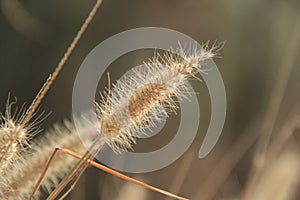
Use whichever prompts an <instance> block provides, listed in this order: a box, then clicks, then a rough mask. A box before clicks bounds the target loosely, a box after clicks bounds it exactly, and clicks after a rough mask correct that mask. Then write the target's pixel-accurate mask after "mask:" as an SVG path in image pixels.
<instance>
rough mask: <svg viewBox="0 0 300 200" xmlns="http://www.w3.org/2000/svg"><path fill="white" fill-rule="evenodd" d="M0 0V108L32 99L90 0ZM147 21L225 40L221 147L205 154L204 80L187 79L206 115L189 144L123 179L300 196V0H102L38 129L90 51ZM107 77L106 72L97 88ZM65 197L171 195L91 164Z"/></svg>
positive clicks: (200, 193)
mask: <svg viewBox="0 0 300 200" xmlns="http://www.w3.org/2000/svg"><path fill="white" fill-rule="evenodd" d="M0 2H1V4H0V6H1V9H0V12H1V13H0V36H1V37H0V66H1V73H0V105H1V112H4V111H5V104H6V100H7V98H8V95H9V94H10V96H11V97H17V99H18V103H19V104H20V105H22V104H23V103H26V105H28V104H29V103H30V102H31V101H32V99H33V98H34V96H35V94H37V92H38V90H39V88H41V86H42V84H43V82H44V81H45V80H46V79H47V77H48V75H49V74H50V73H51V72H52V71H53V69H54V67H55V66H56V64H57V63H58V61H59V59H60V58H61V57H62V55H63V53H64V51H65V50H66V48H67V46H68V45H69V43H70V42H71V41H72V38H73V37H74V35H75V34H76V32H77V30H78V29H79V27H80V25H81V24H82V22H83V20H84V19H85V17H86V16H87V14H88V12H89V10H90V9H91V7H92V5H93V4H94V1H91V0H87V1H79V0H52V1H36V0H27V1H18V0H1V1H0ZM146 26H154V27H164V28H169V29H174V30H176V31H179V32H182V33H184V34H186V35H188V36H190V37H192V38H194V39H195V40H197V41H199V42H205V41H207V40H212V41H214V40H218V41H225V40H226V41H227V42H226V45H225V47H224V48H223V49H222V50H221V51H220V53H221V57H222V58H216V59H215V62H216V64H217V66H218V68H219V70H220V72H221V74H222V77H223V80H224V84H225V87H226V93H227V100H228V105H227V109H228V110H227V118H226V122H225V127H224V130H223V133H222V135H221V138H220V140H219V141H218V143H217V145H216V146H215V148H214V149H213V151H212V152H211V153H210V154H209V155H208V156H207V157H205V158H204V159H201V160H200V159H199V158H198V156H197V155H198V151H199V148H200V146H201V143H202V140H203V137H204V134H205V131H206V130H207V128H208V123H209V119H210V100H209V95H208V91H207V88H206V86H205V83H204V82H202V83H199V82H195V81H194V82H193V83H192V84H193V87H194V90H195V91H197V92H199V95H198V99H199V102H200V103H199V104H200V107H201V119H202V120H203V121H201V122H200V128H199V131H198V135H197V138H196V139H195V141H194V143H193V145H192V146H191V147H190V148H189V149H188V151H187V152H186V153H185V154H184V155H183V156H182V157H181V158H180V159H179V160H177V161H176V162H174V163H173V164H172V165H170V166H168V167H165V168H163V169H161V170H158V171H155V172H151V173H145V174H127V175H129V176H131V177H134V178H137V179H139V180H142V181H144V182H147V183H150V184H152V185H155V186H159V187H160V188H164V189H166V190H169V191H171V192H174V193H176V194H180V195H182V196H185V197H189V198H191V199H195V200H198V199H299V198H300V190H299V188H300V185H299V180H300V157H299V156H300V149H299V139H300V137H299V131H297V129H299V127H300V118H299V117H298V115H299V114H300V106H299V105H300V104H299V100H300V94H299V91H300V84H299V81H300V79H299V76H300V68H299V64H300V63H299V62H300V56H299V55H300V52H299V44H300V3H299V1H296V0H286V1H282V0H272V1H271V0H253V1H245V0H244V1H241V0H228V1H209V0H201V1H196V0H185V1H174V0H164V1H160V0H151V1H150V0H144V1H138V0H131V1H129V0H123V1H117V0H104V2H103V4H102V6H101V7H100V9H99V11H98V13H97V14H96V16H95V19H94V20H93V21H92V23H91V25H90V27H89V28H88V30H87V32H86V33H85V34H84V36H83V38H82V39H81V41H80V42H79V45H78V47H77V48H76V49H75V51H74V53H73V54H72V56H71V57H70V60H69V61H68V62H67V63H66V65H65V67H64V69H63V70H62V72H61V74H60V76H59V78H58V79H57V81H56V82H55V83H54V85H53V87H52V89H51V90H50V91H49V93H48V94H47V96H46V98H45V100H44V101H43V103H42V106H41V110H43V111H45V112H46V113H49V112H51V115H50V116H49V117H47V119H46V120H45V121H44V122H43V123H42V129H43V130H47V129H48V128H50V127H51V126H52V125H53V124H54V123H60V122H62V121H63V119H65V118H70V117H71V101H72V87H73V83H74V80H75V77H76V73H77V70H78V69H79V67H80V65H81V63H82V62H83V60H84V59H85V57H86V56H87V55H88V53H89V52H90V51H91V50H92V49H93V48H94V47H95V46H97V45H98V44H99V43H101V42H102V41H104V40H105V39H107V38H108V37H110V36H113V35H114V34H117V33H119V32H121V31H125V30H128V29H132V28H137V27H146ZM152 55H153V51H149V50H145V51H136V52H132V53H129V54H128V55H124V56H122V57H121V58H120V59H118V60H116V61H115V62H114V63H113V64H112V65H111V66H110V67H109V69H108V71H110V72H111V78H112V81H114V80H116V79H118V78H119V77H120V76H122V71H120V70H118V69H120V68H123V67H126V68H130V67H131V66H135V65H138V64H142V62H143V61H145V60H147V59H148V58H149V57H151V56H152ZM106 83H107V82H106V80H105V77H104V78H103V80H102V82H101V83H99V90H101V88H104V87H105V86H106V85H105V84H106ZM178 120H180V119H178V117H176V115H175V116H172V117H171V118H170V121H169V122H168V123H167V125H166V127H165V128H164V129H163V130H162V132H161V133H160V134H159V135H157V136H155V137H153V138H149V139H144V140H142V139H141V140H139V141H138V146H137V147H135V148H136V149H138V151H145V152H147V151H149V150H153V149H155V148H158V147H157V146H163V145H164V144H167V143H168V141H170V140H171V139H172V136H173V135H172V133H174V131H175V130H176V129H177V128H178V127H177V124H178V122H177V121H178ZM191 120H192V119H191ZM164 133H165V134H164ZM41 134H42V133H41ZM158 143H159V144H158ZM68 199H70V200H71V199H72V200H75V199H88V200H100V199H101V200H103V199H104V200H110V199H120V200H123V199H143V200H144V199H146V200H150V199H151V200H152V199H166V198H165V197H164V196H162V195H160V194H157V193H155V192H152V191H149V190H146V189H144V188H141V187H138V186H135V185H133V184H131V183H126V182H125V181H123V180H120V179H119V178H116V177H113V176H112V175H108V174H106V173H104V172H101V171H100V170H96V169H93V168H89V169H88V170H87V172H86V173H85V174H84V176H83V177H82V178H81V180H80V183H79V185H78V186H77V187H76V189H75V190H74V191H73V192H72V193H71V194H70V195H69V197H68Z"/></svg>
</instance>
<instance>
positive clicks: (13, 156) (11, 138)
mask: <svg viewBox="0 0 300 200" xmlns="http://www.w3.org/2000/svg"><path fill="white" fill-rule="evenodd" d="M14 104H15V102H12V103H9V99H8V101H7V106H6V111H5V114H4V115H3V114H1V113H0V117H1V119H0V174H1V176H2V180H5V174H6V171H7V170H8V169H9V168H12V167H17V166H18V165H17V163H18V161H19V160H20V159H22V156H21V155H22V154H23V153H24V152H25V151H26V149H27V148H30V145H29V140H30V139H31V137H32V136H33V135H34V134H35V133H36V132H38V127H37V124H38V123H39V121H38V120H39V119H40V117H37V119H36V120H35V121H34V122H33V123H30V124H27V125H26V126H22V125H20V123H19V122H20V119H21V116H22V115H23V113H24V107H21V109H20V110H19V111H18V109H16V111H15V112H14V114H12V106H13V105H14ZM1 182H2V181H1ZM2 184H3V183H2Z"/></svg>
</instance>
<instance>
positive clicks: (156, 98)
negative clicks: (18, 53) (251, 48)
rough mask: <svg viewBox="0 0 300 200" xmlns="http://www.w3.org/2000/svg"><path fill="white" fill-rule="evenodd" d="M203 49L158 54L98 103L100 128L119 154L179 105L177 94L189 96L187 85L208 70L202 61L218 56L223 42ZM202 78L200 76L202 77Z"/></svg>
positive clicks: (104, 94)
mask: <svg viewBox="0 0 300 200" xmlns="http://www.w3.org/2000/svg"><path fill="white" fill-rule="evenodd" d="M204 47H205V48H202V49H196V48H193V49H189V50H185V49H184V48H182V47H181V48H179V49H178V50H175V51H170V52H168V53H166V54H165V55H160V54H156V55H155V57H154V58H152V59H150V60H149V61H148V62H146V63H145V65H144V66H143V67H139V68H137V69H133V70H132V73H131V74H130V75H125V76H124V78H123V79H121V80H119V81H117V83H116V84H113V87H112V89H111V90H110V89H109V91H107V92H105V93H103V94H102V97H103V99H104V100H103V101H102V102H100V103H99V104H97V113H98V117H99V120H100V131H101V133H103V134H104V135H105V136H106V138H107V140H108V144H109V145H110V146H111V147H112V149H113V150H114V151H115V152H116V153H121V152H122V151H126V150H127V149H131V148H132V144H134V143H135V142H136V141H135V140H136V139H135V138H136V137H138V136H139V135H141V134H144V132H145V129H148V128H151V127H153V126H155V125H156V124H157V121H161V120H162V119H163V118H165V117H168V116H169V114H170V112H174V111H175V110H176V108H177V105H176V103H175V101H174V100H173V97H174V96H176V97H177V98H178V99H179V100H180V99H182V98H187V96H188V95H189V94H190V91H188V90H187V87H186V84H187V81H188V80H189V78H191V77H195V78H197V77H196V74H197V73H198V72H202V73H206V72H205V70H204V69H203V66H202V64H203V63H202V62H203V61H205V60H207V59H210V58H213V57H214V56H215V55H217V53H218V50H219V49H220V48H222V47H223V43H221V44H219V45H216V44H214V45H213V47H211V48H208V43H207V44H206V45H205V46H204ZM198 79H199V78H198Z"/></svg>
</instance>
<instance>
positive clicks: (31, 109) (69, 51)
mask: <svg viewBox="0 0 300 200" xmlns="http://www.w3.org/2000/svg"><path fill="white" fill-rule="evenodd" d="M101 3H102V0H97V2H96V3H95V5H94V7H93V8H92V10H91V12H90V13H89V15H88V17H87V18H86V20H85V21H84V23H83V25H82V26H81V28H80V30H79V31H78V33H77V35H76V36H75V37H74V39H73V41H72V43H71V44H70V46H69V47H68V49H67V51H66V53H65V54H64V56H63V57H62V59H61V60H60V62H59V63H58V65H57V67H56V68H55V70H54V72H53V73H52V74H50V75H49V77H48V79H47V80H46V82H45V83H44V85H43V86H42V88H41V89H40V91H39V92H38V94H37V95H36V97H35V99H34V100H33V102H32V104H31V105H30V107H29V108H28V110H27V112H26V113H25V115H24V116H23V118H22V119H21V122H20V124H21V125H22V126H24V125H26V124H27V123H28V122H29V120H30V119H31V117H32V115H33V113H34V112H35V111H36V109H37V107H38V106H39V105H40V103H41V101H42V100H43V98H44V97H45V95H46V94H47V92H48V90H49V89H50V87H51V86H52V84H53V82H54V81H55V79H56V78H57V77H58V75H59V73H60V71H61V69H62V68H63V66H64V65H65V63H66V62H67V60H68V59H69V57H70V55H71V54H72V52H73V50H74V49H75V47H76V46H77V44H78V42H79V40H80V38H81V37H82V35H83V33H84V32H85V31H86V29H87V27H88V26H89V24H90V22H91V21H92V19H93V18H94V16H95V14H96V12H97V10H98V8H99V7H100V5H101Z"/></svg>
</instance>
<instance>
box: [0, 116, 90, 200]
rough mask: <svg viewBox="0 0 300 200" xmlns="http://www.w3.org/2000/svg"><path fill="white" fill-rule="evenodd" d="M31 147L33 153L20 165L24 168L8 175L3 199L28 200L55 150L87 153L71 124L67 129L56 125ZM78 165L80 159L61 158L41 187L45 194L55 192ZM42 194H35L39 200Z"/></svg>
mask: <svg viewBox="0 0 300 200" xmlns="http://www.w3.org/2000/svg"><path fill="white" fill-rule="evenodd" d="M31 146H32V152H30V153H29V152H28V153H27V154H26V155H25V156H24V159H23V160H22V162H20V163H19V165H20V166H19V167H18V168H12V169H10V171H9V172H8V173H7V177H6V179H7V183H6V187H0V198H1V199H12V200H15V199H17V200H18V199H20V200H21V199H22V200H23V199H28V198H29V196H30V194H31V192H32V190H33V188H34V186H35V184H36V181H37V179H38V178H39V176H40V174H41V172H42V170H43V169H44V167H45V164H46V162H47V160H48V158H49V157H50V155H51V154H52V153H53V151H54V149H55V147H57V146H59V147H63V148H68V149H71V150H74V151H76V152H78V153H84V152H85V149H84V147H83V145H82V143H81V140H80V138H79V137H78V135H77V131H76V128H75V126H74V124H73V123H71V122H69V121H65V122H64V125H63V126H61V125H55V126H54V128H53V129H52V130H50V131H49V132H47V133H46V134H45V136H43V137H42V138H40V139H38V140H37V141H34V142H33V143H32V145H31ZM76 162H78V161H77V159H74V158H72V157H71V156H68V155H64V154H58V155H57V156H56V157H55V158H54V160H53V162H52V163H51V167H50V168H49V169H48V171H47V173H46V175H45V178H44V180H43V182H42V184H41V186H42V188H43V190H46V191H47V192H50V191H52V190H53V188H55V186H56V185H57V184H58V183H59V181H60V180H61V179H62V178H63V177H64V176H65V175H66V174H68V173H69V171H70V170H71V169H72V167H73V166H74V165H75V164H76ZM40 194H41V190H39V191H38V192H37V193H36V194H35V196H34V198H35V199H38V197H39V196H40Z"/></svg>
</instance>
